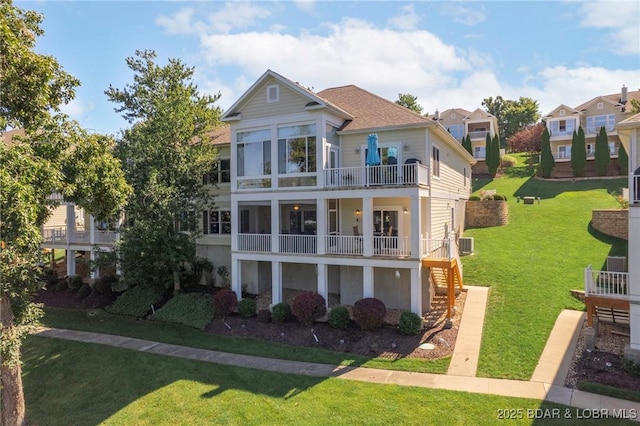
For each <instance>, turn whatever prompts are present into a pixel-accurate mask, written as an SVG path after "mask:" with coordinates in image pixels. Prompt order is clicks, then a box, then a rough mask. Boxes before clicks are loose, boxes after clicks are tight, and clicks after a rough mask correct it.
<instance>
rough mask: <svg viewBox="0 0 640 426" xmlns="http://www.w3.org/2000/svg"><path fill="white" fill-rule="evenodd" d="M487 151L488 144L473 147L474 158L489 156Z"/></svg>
mask: <svg viewBox="0 0 640 426" xmlns="http://www.w3.org/2000/svg"><path fill="white" fill-rule="evenodd" d="M486 152H487V147H486V146H475V147H473V158H485V157H486V156H487V154H486Z"/></svg>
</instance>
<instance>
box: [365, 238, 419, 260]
mask: <svg viewBox="0 0 640 426" xmlns="http://www.w3.org/2000/svg"><path fill="white" fill-rule="evenodd" d="M373 255H374V256H392V257H409V256H411V241H410V240H409V237H403V238H400V237H389V236H380V237H379V236H375V237H373Z"/></svg>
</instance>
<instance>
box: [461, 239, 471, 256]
mask: <svg viewBox="0 0 640 426" xmlns="http://www.w3.org/2000/svg"><path fill="white" fill-rule="evenodd" d="M458 249H459V250H460V253H463V254H471V253H473V237H460V238H458Z"/></svg>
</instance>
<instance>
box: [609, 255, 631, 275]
mask: <svg viewBox="0 0 640 426" xmlns="http://www.w3.org/2000/svg"><path fill="white" fill-rule="evenodd" d="M607 271H610V272H627V258H626V257H625V256H607Z"/></svg>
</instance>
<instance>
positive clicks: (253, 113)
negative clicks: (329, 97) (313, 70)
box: [240, 78, 309, 120]
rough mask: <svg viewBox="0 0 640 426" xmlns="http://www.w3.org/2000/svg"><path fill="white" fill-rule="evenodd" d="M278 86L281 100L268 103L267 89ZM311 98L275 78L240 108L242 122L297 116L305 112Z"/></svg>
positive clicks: (259, 88)
mask: <svg viewBox="0 0 640 426" xmlns="http://www.w3.org/2000/svg"><path fill="white" fill-rule="evenodd" d="M274 84H277V85H278V86H279V87H280V100H279V101H278V102H270V103H268V102H267V87H268V86H270V85H274ZM308 102H309V98H307V97H305V96H302V95H301V94H300V93H298V92H295V91H294V90H291V89H290V88H289V87H287V86H284V85H283V84H281V83H280V82H278V81H277V80H276V79H274V78H269V79H267V80H266V81H265V82H264V83H263V84H262V85H260V86H259V87H257V88H256V90H255V94H254V95H253V97H251V98H250V99H248V100H247V101H246V103H245V104H244V105H243V106H242V107H241V108H240V111H241V114H242V120H251V119H256V118H262V117H275V116H280V115H286V114H297V113H300V112H303V111H305V106H306V104H307V103H308Z"/></svg>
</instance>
